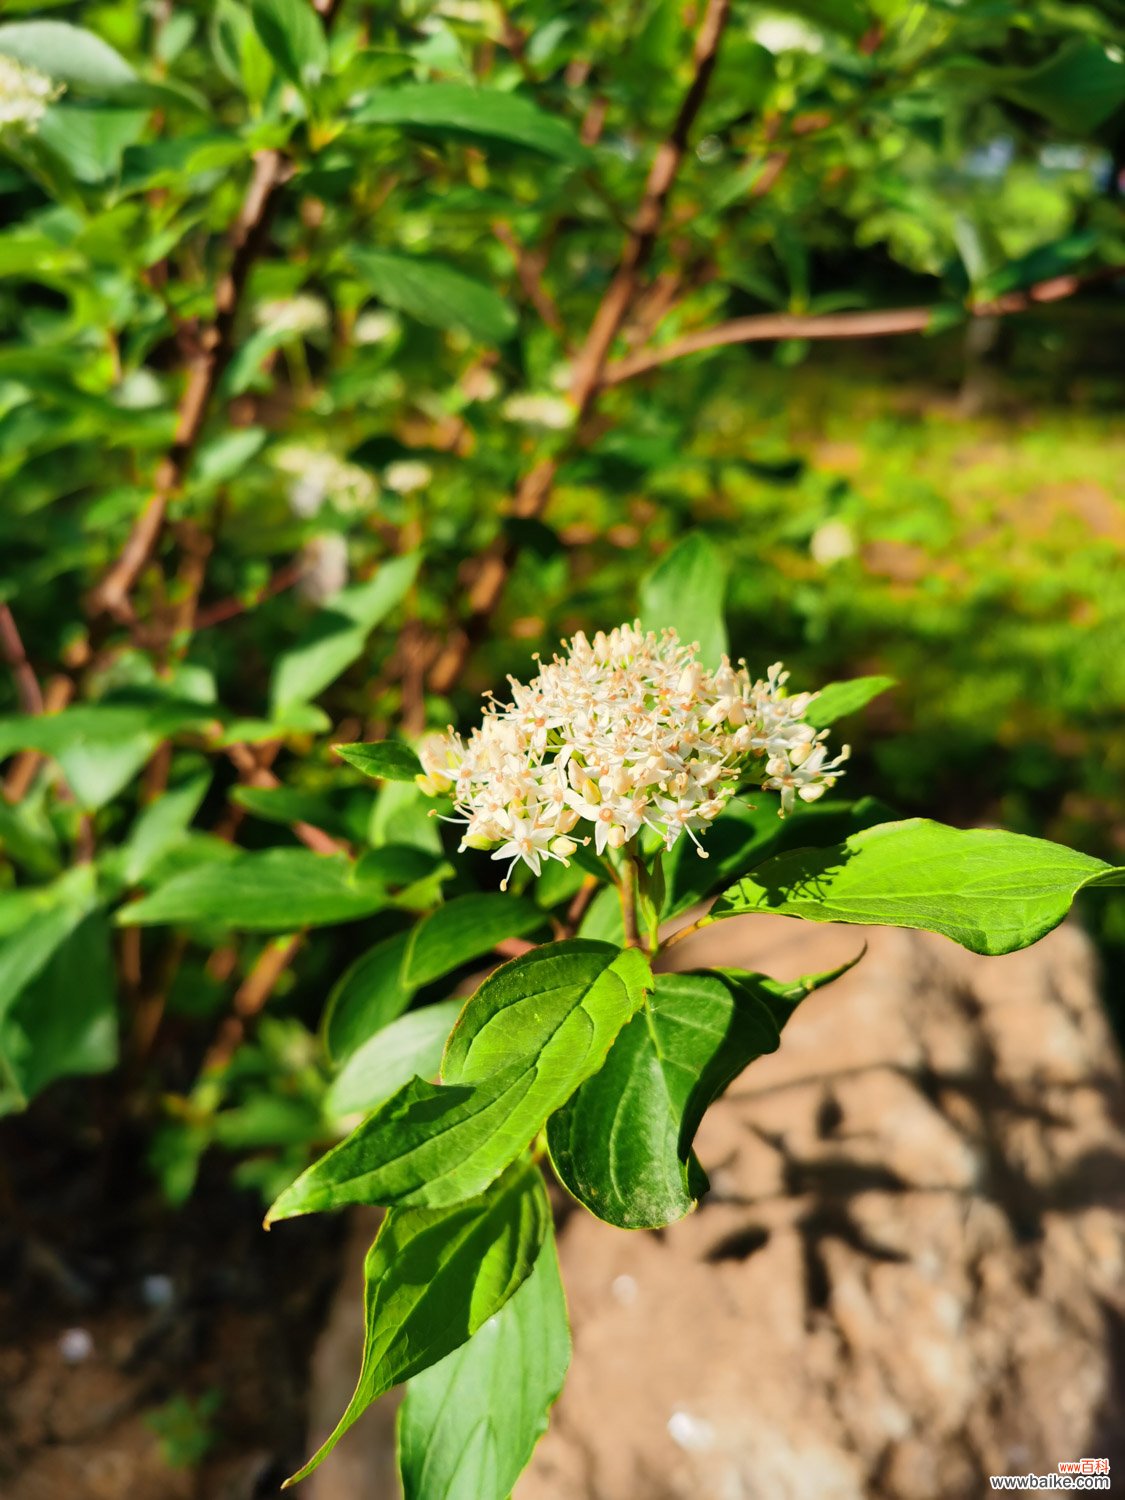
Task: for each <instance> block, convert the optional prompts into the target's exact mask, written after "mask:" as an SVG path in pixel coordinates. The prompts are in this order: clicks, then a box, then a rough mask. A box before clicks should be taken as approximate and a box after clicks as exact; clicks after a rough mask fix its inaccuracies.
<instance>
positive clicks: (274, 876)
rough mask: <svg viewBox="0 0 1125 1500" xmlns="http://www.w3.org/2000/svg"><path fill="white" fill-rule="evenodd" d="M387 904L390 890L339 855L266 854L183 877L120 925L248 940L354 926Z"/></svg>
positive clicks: (120, 918) (135, 906)
mask: <svg viewBox="0 0 1125 1500" xmlns="http://www.w3.org/2000/svg"><path fill="white" fill-rule="evenodd" d="M390 904H391V896H390V893H389V890H388V887H387V884H386V883H385V882H382V881H379V880H375V879H368V880H361V879H359V878H358V877H357V875H356V870H355V866H354V864H353V863H352V861H351V860H348V859H345V858H344V857H343V855H324V854H314V853H313V852H312V850H310V849H266V850H263V851H261V852H255V853H241V854H238V855H236V856H235V858H234V859H230V860H225V861H223V862H222V863H221V864H212V863H208V864H205V865H201V866H197V867H195V868H194V869H189V870H184V871H183V872H182V873H181V874H179V875H174V876H173V877H172V879H171V880H169V881H168V882H167V884H165V885H162V886H159V887H158V888H157V889H156V890H155V891H153V892H152V894H151V895H149V896H144V897H142V899H141V900H140V901H134V902H132V903H131V904H130V905H128V906H123V907H122V908H121V909H120V910H119V911H118V913H117V922H118V923H119V924H120V925H121V926H124V927H154V926H159V925H168V924H176V925H186V924H191V923H195V922H200V923H204V924H208V925H214V926H217V927H238V928H242V929H243V930H244V931H247V932H293V931H294V930H295V929H297V928H298V927H324V926H328V925H330V924H332V923H335V922H354V921H356V920H357V918H359V917H366V916H370V915H371V913H372V912H376V911H381V910H382V909H383V908H384V907H386V906H389V905H390Z"/></svg>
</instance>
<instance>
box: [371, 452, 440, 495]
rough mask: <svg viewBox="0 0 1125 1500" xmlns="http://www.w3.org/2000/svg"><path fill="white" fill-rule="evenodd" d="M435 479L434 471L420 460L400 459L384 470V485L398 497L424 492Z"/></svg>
mask: <svg viewBox="0 0 1125 1500" xmlns="http://www.w3.org/2000/svg"><path fill="white" fill-rule="evenodd" d="M433 477H434V471H433V470H432V469H431V468H430V466H429V464H425V463H423V462H422V460H421V459H420V458H399V459H396V460H395V462H394V463H393V464H388V465H387V467H386V468H385V469H384V470H383V483H384V484H385V485H386V486H387V488H388V489H389V490H394V492H395V494H397V495H409V494H411V493H412V491H414V490H424V489H425V488H426V486H427V485H428V484H429V483H430V481H431V480H432V479H433Z"/></svg>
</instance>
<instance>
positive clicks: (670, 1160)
mask: <svg viewBox="0 0 1125 1500" xmlns="http://www.w3.org/2000/svg"><path fill="white" fill-rule="evenodd" d="M778 1040H779V1039H778V1031H777V1026H776V1024H775V1022H774V1019H773V1016H772V1015H771V1014H770V1011H769V1009H768V1007H767V1006H766V1005H765V1004H764V1003H763V1002H762V1000H761V999H760V998H758V997H756V996H755V995H754V994H753V993H752V991H749V990H742V989H738V988H736V987H735V986H734V985H732V984H730V983H728V982H727V981H725V980H724V979H723V978H722V977H720V976H718V975H716V974H708V973H701V974H658V975H657V977H656V987H655V989H654V990H653V992H652V995H651V996H650V997H649V1000H648V1001H647V1002H646V1004H645V1006H644V1008H643V1009H642V1010H641V1011H640V1013H639V1014H638V1015H636V1016H634V1017H633V1019H632V1020H631V1021H630V1023H629V1025H628V1026H626V1028H625V1029H624V1031H622V1033H621V1035H620V1036H619V1037H618V1038H617V1040H616V1042H614V1044H613V1046H612V1047H611V1048H610V1052H609V1056H608V1057H607V1058H606V1061H605V1065H604V1067H603V1068H602V1069H601V1071H600V1072H599V1073H596V1074H595V1075H594V1077H593V1078H590V1079H588V1080H587V1082H586V1083H584V1084H583V1085H582V1087H581V1088H580V1089H579V1090H578V1091H577V1093H575V1094H574V1095H573V1096H572V1097H571V1098H570V1099H569V1100H568V1102H567V1103H566V1104H565V1105H564V1106H563V1107H562V1109H560V1110H559V1111H558V1113H557V1114H555V1115H553V1116H552V1117H551V1119H550V1120H549V1121H548V1125H547V1140H548V1143H549V1146H550V1152H551V1162H552V1165H553V1166H554V1168H555V1171H556V1172H557V1174H558V1176H559V1179H560V1181H561V1182H562V1183H563V1184H564V1185H565V1186H566V1187H567V1188H568V1189H569V1190H570V1192H572V1193H573V1194H574V1196H575V1197H576V1198H577V1199H578V1201H579V1202H580V1203H582V1204H584V1205H585V1206H586V1207H587V1208H588V1209H589V1210H590V1211H591V1213H594V1214H596V1215H597V1216H598V1218H600V1219H605V1220H606V1221H607V1222H608V1223H610V1224H617V1225H619V1226H621V1227H622V1228H625V1229H652V1228H656V1227H658V1226H659V1225H662V1224H669V1223H671V1222H672V1221H673V1220H674V1219H679V1218H682V1217H683V1215H684V1214H686V1213H687V1212H688V1211H689V1209H691V1208H692V1207H693V1206H694V1204H695V1201H696V1199H697V1198H698V1197H699V1196H700V1195H701V1193H702V1192H703V1191H704V1189H705V1188H706V1185H707V1179H706V1176H705V1175H704V1174H703V1172H702V1170H701V1169H700V1167H699V1164H698V1163H697V1162H696V1160H695V1157H694V1155H693V1153H692V1150H691V1143H692V1141H693V1140H694V1138H695V1133H696V1130H697V1129H698V1127H699V1122H700V1121H701V1120H702V1118H703V1114H704V1111H705V1110H706V1109H707V1107H708V1105H710V1104H711V1103H712V1101H713V1100H715V1099H716V1098H718V1096H719V1095H720V1094H721V1093H722V1091H723V1090H724V1089H725V1088H726V1087H727V1085H728V1084H729V1083H730V1082H731V1080H732V1079H733V1078H736V1077H737V1076H738V1074H739V1073H741V1072H742V1070H743V1068H745V1067H746V1065H747V1064H748V1063H749V1062H751V1061H752V1060H753V1059H754V1058H755V1057H759V1056H761V1055H762V1053H765V1052H773V1051H775V1050H776V1048H777V1046H778Z"/></svg>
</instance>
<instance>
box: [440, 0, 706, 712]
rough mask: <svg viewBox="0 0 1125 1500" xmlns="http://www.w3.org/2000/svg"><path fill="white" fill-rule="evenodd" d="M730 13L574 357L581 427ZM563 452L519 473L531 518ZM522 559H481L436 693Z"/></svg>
mask: <svg viewBox="0 0 1125 1500" xmlns="http://www.w3.org/2000/svg"><path fill="white" fill-rule="evenodd" d="M729 15H730V0H708V6H707V10H706V13H705V15H704V17H703V21H702V24H701V25H700V28H699V33H698V35H697V37H696V41H695V49H694V54H693V55H694V60H695V67H694V72H693V76H692V80H691V83H690V85H689V86H688V89H687V92H686V93H685V95H684V98H683V101H682V103H681V104H680V108H679V110H678V111H677V114H676V119H675V121H674V123H673V125H672V129H671V132H670V133H669V135H668V137H667V139H666V140H664V141H663V142H662V143H661V145H660V146H659V147H658V149H657V152H656V156H655V157H654V158H653V163H652V167H651V169H650V171H649V174H648V179H647V181H646V183H645V189H644V193H643V195H642V197H641V202H640V206H639V207H638V209H637V212H636V215H635V216H634V220H633V225H632V228H631V229H630V231H629V234H628V237H627V239H626V242H625V247H624V249H623V251H622V253H621V259H620V261H619V263H618V268H617V270H616V272H615V273H614V275H613V279H612V280H611V282H610V284H609V287H608V288H607V290H606V293H605V295H604V296H603V298H602V300H601V302H600V304H599V306H598V309H597V311H596V312H595V314H594V317H593V320H592V322H591V324H590V328H589V330H588V332H587V334H586V338H585V341H584V343H583V345H582V349H581V352H580V353H579V355H578V357H577V359H576V360H575V364H574V370H573V375H572V379H571V387H570V398H571V400H572V401H573V403H574V405H575V407H576V408H577V417H576V429H575V430H576V435H577V437H578V440H580V435H581V431H582V427H583V424H584V422H585V420H586V418H587V417H589V416H590V414H591V412H592V411H593V409H594V406H595V404H596V402H597V398H598V393H599V391H600V390H601V387H602V385H603V380H602V376H603V373H604V370H605V363H606V359H607V358H608V355H609V351H610V348H611V346H612V344H613V341H614V339H615V338H616V337H617V335H618V333H619V332H620V331H621V328H622V326H623V324H624V322H625V320H626V318H627V316H628V314H629V310H630V307H631V306H632V303H633V300H634V298H635V296H636V294H637V292H638V291H639V289H640V286H641V277H642V273H643V271H644V269H645V266H646V265H647V263H648V260H649V258H650V256H651V254H652V250H653V246H654V245H655V244H656V239H657V236H658V235H659V232H660V227H661V225H662V223H663V221H664V212H665V208H666V206H667V202H668V196H669V194H670V193H671V191H672V187H673V185H674V183H675V180H676V177H677V174H678V173H679V170H680V167H681V165H682V163H683V160H684V157H685V155H686V154H687V149H688V143H689V141H690V137H691V131H692V127H693V126H694V124H695V121H696V118H697V116H698V114H699V111H700V108H701V107H702V105H703V100H704V98H705V96H706V93H707V86H708V84H709V83H710V81H711V75H712V73H713V72H714V68H715V63H716V60H717V58H718V52H719V43H720V42H721V40H722V35H723V30H724V28H725V26H726V23H727V20H728V17H729ZM558 468H559V458H558V457H552V458H545V459H541V460H540V461H539V462H538V463H537V464H535V466H534V467H533V468H532V469H530V470H529V471H528V473H526V474H525V475H524V477H523V478H522V480H521V481H520V483H519V485H518V487H517V489H516V492H515V495H514V496H513V499H512V505H511V512H512V514H513V515H515V516H519V517H521V518H525V519H535V518H536V517H537V516H539V515H541V514H542V512H543V510H544V509H545V508H546V505H547V501H548V500H549V499H550V496H551V490H552V487H553V485H554V481H555V475H556V474H557V473H558ZM514 559H515V548H514V547H513V545H512V543H511V541H510V539H508V538H499V539H497V541H496V542H494V543H493V545H492V546H491V547H490V548H489V549H488V551H487V552H485V554H484V556H483V557H482V558H481V559H480V566H479V570H478V573H477V578H476V580H475V582H474V584H473V588H472V591H471V593H470V596H469V610H470V613H469V619H468V622H467V624H466V625H465V627H464V629H462V630H459V631H457V632H456V633H455V634H454V635H452V636H451V637H450V639H449V640H448V642H447V644H446V646H445V649H444V650H443V651H442V652H441V654H440V655H439V656H438V658H437V660H436V662H435V664H434V666H433V669H432V671H431V673H430V686H431V688H432V689H433V691H434V692H435V693H448V692H449V691H450V689H451V688H453V687H454V686H455V685H456V683H457V681H458V679H459V678H460V676H461V672H462V670H463V669H464V666H465V662H466V661H467V660H468V656H469V652H470V651H471V650H472V648H473V646H474V645H475V644H476V643H477V642H478V641H479V640H480V639H481V638H482V637H483V636H484V634H485V632H486V630H487V627H488V624H489V621H490V620H491V618H492V615H493V614H494V613H495V611H496V609H497V607H498V605H499V603H500V599H501V596H502V595H503V592H504V586H505V584H506V583H507V580H508V575H509V573H510V572H511V570H512V564H513V561H514Z"/></svg>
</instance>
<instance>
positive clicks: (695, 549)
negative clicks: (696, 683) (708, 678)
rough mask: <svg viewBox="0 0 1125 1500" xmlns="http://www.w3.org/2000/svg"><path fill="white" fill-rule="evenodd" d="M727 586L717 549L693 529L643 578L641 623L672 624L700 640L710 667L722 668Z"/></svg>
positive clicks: (651, 626)
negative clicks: (720, 666)
mask: <svg viewBox="0 0 1125 1500" xmlns="http://www.w3.org/2000/svg"><path fill="white" fill-rule="evenodd" d="M726 588H727V579H726V570H725V568H724V567H723V565H722V563H721V562H720V560H719V557H718V554H717V553H716V551H715V549H714V547H713V546H712V545H711V543H710V542H709V541H708V540H707V538H706V537H705V536H704V535H703V533H702V532H699V531H692V532H689V533H688V535H687V536H686V537H684V539H683V541H682V542H679V543H677V545H676V546H675V547H673V548H672V550H671V552H669V553H668V554H667V556H666V557H662V558H661V559H660V561H659V562H658V563H657V564H656V566H655V567H654V568H653V569H652V571H651V572H650V573H647V574H646V575H645V577H644V578H643V579H642V580H641V591H640V606H641V624H642V625H643V626H644V628H645V629H646V630H655V631H656V632H657V634H659V633H660V631H662V630H665V629H667V627H668V626H671V627H672V629H673V630H675V632H676V634H677V635H678V636H679V638H680V640H681V641H683V642H684V643H685V644H689V645H690V644H691V642H692V641H697V642H698V643H699V655H700V658H701V660H702V661H703V663H704V664H705V665H706V666H718V664H719V658H720V657H721V656H723V655H724V654H725V652H726V650H727V628H726V625H725V623H724V621H723V600H724V598H725V596H726Z"/></svg>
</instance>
